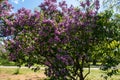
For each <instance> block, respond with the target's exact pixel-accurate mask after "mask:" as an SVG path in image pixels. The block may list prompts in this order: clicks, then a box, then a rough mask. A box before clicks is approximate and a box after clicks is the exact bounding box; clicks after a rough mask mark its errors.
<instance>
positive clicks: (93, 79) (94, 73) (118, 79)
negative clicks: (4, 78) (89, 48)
mask: <svg viewBox="0 0 120 80" xmlns="http://www.w3.org/2000/svg"><path fill="white" fill-rule="evenodd" d="M17 71H18V68H0V74H10V75H11V74H12V75H15V73H17ZM86 72H87V69H85V71H84V73H86ZM40 73H42V74H43V73H44V70H40V71H38V72H35V73H34V71H32V70H31V69H29V68H21V69H20V70H19V73H18V74H17V75H21V74H22V75H27V74H40ZM101 75H103V77H106V75H105V71H101V70H96V69H91V72H90V74H89V75H88V76H87V78H86V80H106V79H104V78H103V77H101ZM107 80H120V71H119V73H118V74H116V75H113V76H112V77H111V78H110V77H108V79H107Z"/></svg>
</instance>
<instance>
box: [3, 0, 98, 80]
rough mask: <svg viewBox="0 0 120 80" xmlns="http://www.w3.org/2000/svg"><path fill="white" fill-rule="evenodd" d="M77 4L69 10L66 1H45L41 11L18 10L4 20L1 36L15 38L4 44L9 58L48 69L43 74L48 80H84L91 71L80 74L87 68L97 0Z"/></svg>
mask: <svg viewBox="0 0 120 80" xmlns="http://www.w3.org/2000/svg"><path fill="white" fill-rule="evenodd" d="M79 5H80V7H77V8H76V7H74V6H73V5H71V6H70V7H68V6H67V3H66V2H65V1H61V2H59V3H58V4H57V0H44V2H43V3H41V4H40V5H39V7H40V9H41V10H40V11H34V13H32V12H31V11H30V10H28V9H25V8H21V9H19V10H18V12H16V13H15V14H12V15H10V16H12V17H10V18H6V19H4V22H5V28H4V30H3V31H4V35H6V36H7V35H13V36H14V37H13V39H10V40H8V41H5V43H6V48H7V49H8V50H9V52H10V54H9V56H10V59H11V60H13V61H15V62H17V63H18V65H19V66H20V65H22V64H25V65H26V66H28V67H31V66H33V65H34V64H42V65H45V66H47V68H46V69H45V74H46V75H47V76H48V77H50V79H51V80H69V79H73V80H77V79H80V80H84V79H85V78H86V76H87V75H88V74H89V72H90V71H88V73H87V74H85V75H83V72H84V71H83V67H85V66H86V67H90V65H89V54H90V52H89V50H90V49H91V46H92V45H93V44H94V42H95V41H94V39H95V37H94V35H95V34H93V32H94V28H95V27H96V26H97V24H96V21H97V18H96V15H97V11H98V9H99V1H98V0H95V1H94V2H93V3H92V2H91V1H90V0H85V1H84V2H79ZM92 5H94V8H93V9H91V8H90V7H91V6H92Z"/></svg>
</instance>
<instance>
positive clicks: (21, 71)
mask: <svg viewBox="0 0 120 80" xmlns="http://www.w3.org/2000/svg"><path fill="white" fill-rule="evenodd" d="M18 71H19V73H18V74H31V73H38V74H39V73H40V72H43V71H44V70H39V71H37V72H34V71H33V70H31V69H30V68H20V69H19V68H0V74H15V73H17V72H18Z"/></svg>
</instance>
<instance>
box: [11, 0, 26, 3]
mask: <svg viewBox="0 0 120 80" xmlns="http://www.w3.org/2000/svg"><path fill="white" fill-rule="evenodd" d="M19 1H22V2H24V1H25V0H12V2H14V3H15V4H18V3H19Z"/></svg>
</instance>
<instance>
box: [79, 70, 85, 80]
mask: <svg viewBox="0 0 120 80" xmlns="http://www.w3.org/2000/svg"><path fill="white" fill-rule="evenodd" d="M80 80H84V76H83V69H82V68H81V69H80Z"/></svg>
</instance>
